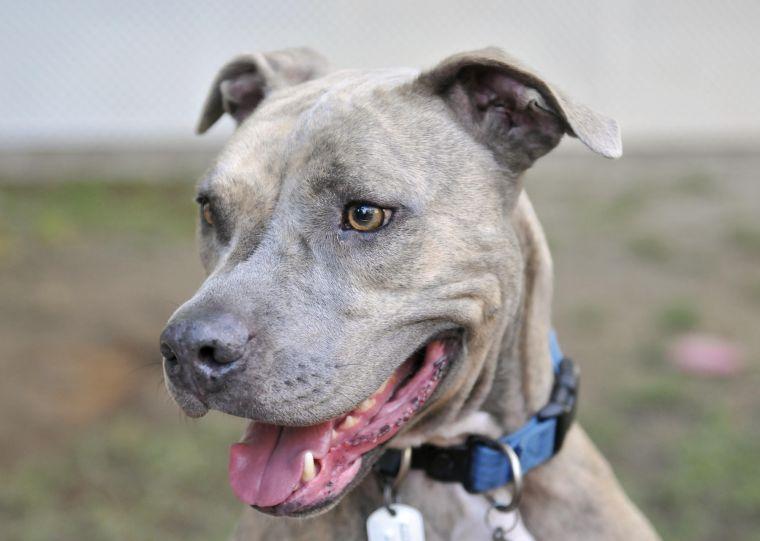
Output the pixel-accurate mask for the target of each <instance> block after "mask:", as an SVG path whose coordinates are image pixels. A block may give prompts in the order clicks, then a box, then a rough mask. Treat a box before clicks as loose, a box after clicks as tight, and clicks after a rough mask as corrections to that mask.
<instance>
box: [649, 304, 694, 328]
mask: <svg viewBox="0 0 760 541" xmlns="http://www.w3.org/2000/svg"><path fill="white" fill-rule="evenodd" d="M655 320H656V322H657V325H658V326H659V328H661V329H662V330H663V331H664V332H665V333H678V332H685V331H691V330H693V329H695V328H696V327H697V325H699V323H700V320H701V317H700V315H699V309H698V308H697V306H696V305H695V304H694V303H693V302H691V301H690V300H688V299H676V300H673V301H671V302H670V303H669V304H667V305H665V306H663V307H662V308H661V309H660V311H659V313H658V314H657V316H656V318H655Z"/></svg>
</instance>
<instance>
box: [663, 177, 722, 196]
mask: <svg viewBox="0 0 760 541" xmlns="http://www.w3.org/2000/svg"><path fill="white" fill-rule="evenodd" d="M715 185H716V183H715V178H713V177H712V176H711V175H709V174H707V173H702V172H696V171H695V172H692V173H688V174H686V175H683V176H682V177H679V178H677V179H676V181H675V184H674V186H673V188H674V191H675V192H676V193H679V194H684V195H694V196H706V195H713V194H714V193H715Z"/></svg>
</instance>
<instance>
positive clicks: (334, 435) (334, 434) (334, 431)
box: [331, 428, 340, 441]
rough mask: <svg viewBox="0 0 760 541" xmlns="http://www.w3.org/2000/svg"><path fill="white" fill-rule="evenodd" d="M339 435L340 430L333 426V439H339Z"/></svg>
mask: <svg viewBox="0 0 760 541" xmlns="http://www.w3.org/2000/svg"><path fill="white" fill-rule="evenodd" d="M338 436H340V434H338V431H337V430H335V429H334V428H333V431H332V436H331V439H332V441H335V440H337V439H338Z"/></svg>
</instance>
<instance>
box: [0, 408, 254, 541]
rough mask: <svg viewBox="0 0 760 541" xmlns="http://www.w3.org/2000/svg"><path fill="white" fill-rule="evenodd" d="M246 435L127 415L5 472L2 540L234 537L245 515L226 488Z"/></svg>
mask: <svg viewBox="0 0 760 541" xmlns="http://www.w3.org/2000/svg"><path fill="white" fill-rule="evenodd" d="M240 431H241V427H240V421H232V420H230V419H223V418H219V417H217V418H213V417H212V418H211V419H204V420H203V421H202V422H199V423H182V422H177V423H174V424H166V425H160V424H159V425H157V424H155V423H150V422H146V419H144V418H139V417H136V416H134V415H131V414H121V415H119V416H117V417H116V418H114V419H112V420H110V421H108V422H104V423H101V424H99V425H97V426H94V427H92V428H91V429H90V430H89V431H87V432H86V433H85V434H83V435H82V436H81V437H79V438H77V439H76V440H75V441H73V442H70V444H68V445H66V446H64V447H63V448H61V449H58V450H57V452H56V453H55V454H53V455H52V456H49V455H36V456H35V455H34V454H33V455H32V456H29V457H28V458H27V459H26V460H24V461H22V462H21V463H20V464H18V465H17V466H16V467H14V469H13V470H12V471H11V472H3V473H4V475H3V483H2V484H0V523H1V524H3V532H4V533H3V539H5V540H7V541H15V540H18V541H21V540H24V541H37V540H39V541H43V540H44V541H47V540H49V539H90V540H131V539H134V540H144V539H155V538H157V536H158V532H162V535H161V537H162V538H166V537H169V538H177V539H187V540H191V539H198V540H201V539H202V540H210V539H220V540H221V539H225V538H226V537H227V536H228V535H229V533H230V529H231V526H232V525H234V523H235V520H236V517H237V515H238V514H239V512H240V509H241V507H240V505H239V504H238V503H237V502H236V501H235V499H234V498H233V497H232V495H231V494H230V491H229V489H228V487H227V483H226V453H227V445H228V444H229V443H230V442H233V441H236V440H237V438H238V436H239V434H240Z"/></svg>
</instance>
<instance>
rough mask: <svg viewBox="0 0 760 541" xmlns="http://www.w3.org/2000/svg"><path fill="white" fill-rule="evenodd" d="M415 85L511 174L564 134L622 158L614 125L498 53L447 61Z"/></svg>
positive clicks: (465, 55)
mask: <svg viewBox="0 0 760 541" xmlns="http://www.w3.org/2000/svg"><path fill="white" fill-rule="evenodd" d="M415 84H417V85H421V86H422V87H423V88H424V89H425V90H426V91H427V92H433V94H434V95H437V96H440V97H441V98H443V99H444V100H445V101H446V102H447V104H448V105H449V107H451V109H452V110H453V112H454V113H455V115H456V116H457V118H458V120H459V121H460V122H462V123H463V124H464V125H465V127H466V128H467V129H468V130H469V131H470V132H471V133H472V134H473V136H474V137H475V139H476V140H478V141H480V142H481V143H483V144H485V145H487V146H488V147H489V148H491V150H492V151H494V153H495V154H496V156H497V159H499V160H500V161H501V162H503V163H505V164H506V165H508V166H509V167H510V168H511V169H512V170H513V171H514V172H521V171H523V170H525V169H527V168H528V167H530V165H532V164H533V162H534V161H535V160H536V159H537V158H539V157H541V156H543V155H544V154H546V153H547V152H549V151H550V150H551V149H553V148H554V147H555V146H556V145H557V144H558V143H559V141H560V139H561V138H562V135H563V134H565V133H568V134H570V135H572V136H574V137H577V138H578V139H580V140H581V141H582V142H583V143H584V144H585V145H586V146H587V147H588V148H590V149H591V150H593V151H594V152H596V153H598V154H601V155H602V156H605V157H607V158H618V157H620V156H621V155H622V153H623V147H622V142H621V140H620V128H619V127H618V124H617V122H615V121H614V120H612V119H611V118H607V117H605V116H604V115H601V114H599V113H596V112H594V111H592V110H591V109H589V108H588V107H586V106H584V105H581V104H579V103H576V102H574V101H573V100H571V99H570V98H568V97H567V96H565V95H564V94H562V93H560V92H559V91H557V90H556V89H555V88H553V87H552V86H550V85H549V84H548V83H547V82H545V81H544V80H543V79H541V78H540V77H539V76H538V75H536V74H535V72H533V71H532V70H530V69H528V68H526V67H525V66H523V65H522V64H520V63H519V62H518V61H517V60H515V59H513V58H511V57H509V56H508V55H507V54H506V53H504V52H503V51H501V50H500V49H496V48H488V49H482V50H479V51H474V52H468V53H461V54H457V55H454V56H451V57H449V58H447V59H445V60H444V61H443V62H441V63H440V64H438V66H436V67H435V68H433V69H432V70H430V71H427V72H424V73H423V74H422V75H420V77H419V78H418V79H417V81H416V82H415Z"/></svg>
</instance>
